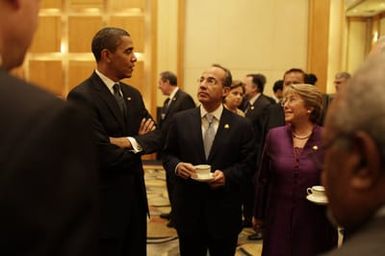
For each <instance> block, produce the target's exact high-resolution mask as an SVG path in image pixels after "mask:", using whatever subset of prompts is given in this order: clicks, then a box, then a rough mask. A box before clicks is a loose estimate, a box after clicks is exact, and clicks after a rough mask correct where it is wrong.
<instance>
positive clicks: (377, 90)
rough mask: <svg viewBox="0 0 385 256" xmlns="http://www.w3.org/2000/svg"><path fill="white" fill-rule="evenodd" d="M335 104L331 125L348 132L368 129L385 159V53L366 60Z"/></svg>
mask: <svg viewBox="0 0 385 256" xmlns="http://www.w3.org/2000/svg"><path fill="white" fill-rule="evenodd" d="M335 107H336V112H335V113H334V115H332V116H331V117H330V123H331V125H332V126H334V127H335V128H336V129H337V130H339V131H341V132H343V133H346V134H353V133H354V132H355V131H359V130H361V131H365V132H367V133H368V134H369V135H370V136H371V137H372V138H373V140H374V141H375V142H376V143H377V146H378V149H379V151H380V154H381V158H382V161H383V162H385V52H381V53H379V54H377V55H373V56H371V57H369V58H368V59H367V60H366V62H365V63H364V64H363V65H362V66H361V67H360V68H359V69H358V70H357V72H356V73H355V74H354V75H353V77H352V78H351V80H350V83H349V84H348V85H347V88H346V90H344V91H343V94H342V95H341V98H340V99H338V100H337V102H336V106H335Z"/></svg>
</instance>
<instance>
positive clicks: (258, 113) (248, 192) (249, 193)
mask: <svg viewBox="0 0 385 256" xmlns="http://www.w3.org/2000/svg"><path fill="white" fill-rule="evenodd" d="M244 83H245V98H246V102H245V103H246V104H245V108H244V112H245V117H246V118H247V119H249V120H250V121H251V123H252V124H253V128H254V134H255V144H254V150H255V151H254V155H255V157H256V158H255V162H257V158H258V156H259V154H260V150H261V148H262V145H261V143H262V141H263V140H262V135H263V124H264V121H263V120H264V118H265V116H266V115H265V111H266V108H267V106H269V105H270V104H273V103H275V101H274V99H272V98H270V97H268V96H266V95H264V94H263V91H264V89H265V83H266V77H265V76H264V75H263V74H248V75H246V77H245V80H244ZM254 191H255V189H254V188H253V183H252V180H248V181H247V182H246V184H245V186H244V187H243V200H244V201H243V217H244V221H243V226H244V227H251V219H252V216H253V202H254V196H253V195H254Z"/></svg>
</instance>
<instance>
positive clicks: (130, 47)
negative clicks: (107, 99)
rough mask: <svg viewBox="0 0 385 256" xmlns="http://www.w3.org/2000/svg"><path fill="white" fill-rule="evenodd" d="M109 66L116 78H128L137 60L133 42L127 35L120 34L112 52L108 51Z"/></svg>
mask: <svg viewBox="0 0 385 256" xmlns="http://www.w3.org/2000/svg"><path fill="white" fill-rule="evenodd" d="M108 57H109V59H110V63H109V68H110V70H111V72H112V73H113V74H114V76H115V78H116V79H118V80H121V79H124V78H130V77H131V76H132V72H133V71H134V67H135V62H136V61H137V59H136V56H135V53H134V44H133V41H132V39H131V37H129V36H122V37H121V38H120V42H119V44H118V46H117V48H116V50H115V51H114V52H109V55H108Z"/></svg>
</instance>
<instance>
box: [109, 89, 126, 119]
mask: <svg viewBox="0 0 385 256" xmlns="http://www.w3.org/2000/svg"><path fill="white" fill-rule="evenodd" d="M112 89H113V90H114V97H115V99H116V102H117V103H118V105H119V108H120V111H122V114H123V116H126V113H127V109H126V103H125V102H124V98H123V96H122V95H121V94H120V84H119V83H116V84H114V86H112Z"/></svg>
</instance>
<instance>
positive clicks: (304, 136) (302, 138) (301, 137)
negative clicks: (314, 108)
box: [293, 132, 311, 140]
mask: <svg viewBox="0 0 385 256" xmlns="http://www.w3.org/2000/svg"><path fill="white" fill-rule="evenodd" d="M310 135H311V132H310V133H309V134H307V135H303V136H300V135H297V134H295V133H294V132H293V138H296V139H298V140H306V139H308V138H309V137H310Z"/></svg>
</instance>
